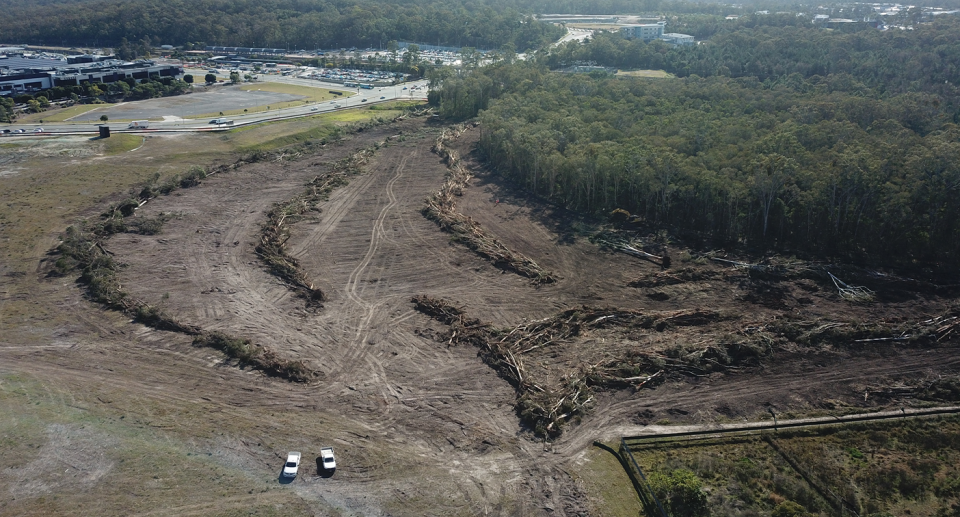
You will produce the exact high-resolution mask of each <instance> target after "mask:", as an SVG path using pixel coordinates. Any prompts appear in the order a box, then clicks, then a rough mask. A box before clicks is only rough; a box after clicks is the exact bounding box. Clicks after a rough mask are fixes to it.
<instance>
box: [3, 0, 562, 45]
mask: <svg viewBox="0 0 960 517" xmlns="http://www.w3.org/2000/svg"><path fill="white" fill-rule="evenodd" d="M0 9H3V12H4V16H3V17H0V39H2V40H4V41H6V42H10V43H28V44H46V45H76V46H90V45H95V46H118V45H120V43H121V41H122V40H123V39H127V40H129V41H131V42H135V41H136V42H140V41H143V40H145V39H148V40H149V41H150V43H152V44H154V45H159V44H171V45H183V44H187V43H193V44H207V45H229V46H250V47H275V48H302V49H315V48H342V47H354V46H355V47H376V48H381V47H385V46H386V44H387V42H388V41H390V40H406V41H416V42H425V43H434V44H439V45H452V46H469V47H478V48H500V47H501V46H503V45H505V44H512V45H513V46H514V48H516V49H517V50H519V51H524V50H527V49H530V48H535V47H539V46H540V45H542V44H544V43H547V42H550V41H553V40H555V39H557V38H558V37H559V36H560V35H561V34H562V29H560V28H559V27H556V26H553V25H549V24H544V23H540V22H537V21H535V20H533V19H532V18H527V17H525V15H524V13H523V12H521V10H520V9H516V8H514V7H511V6H510V5H509V4H508V5H500V4H497V5H492V4H485V3H474V2H462V1H460V0H446V1H434V2H423V3H416V4H413V3H403V2H396V3H391V2H365V1H361V0H337V1H334V2H326V1H297V0H256V1H253V0H196V1H189V2H187V1H183V0H132V1H131V0H90V1H69V0H68V1H56V2H54V1H49V0H39V1H32V0H31V1H29V2H28V1H22V0H3V1H0Z"/></svg>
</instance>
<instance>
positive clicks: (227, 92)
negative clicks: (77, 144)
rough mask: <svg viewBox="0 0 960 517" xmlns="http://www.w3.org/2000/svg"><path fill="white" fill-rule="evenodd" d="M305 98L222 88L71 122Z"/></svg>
mask: <svg viewBox="0 0 960 517" xmlns="http://www.w3.org/2000/svg"><path fill="white" fill-rule="evenodd" d="M303 98H304V97H303V96H301V95H293V94H289V93H276V92H265V91H257V90H250V91H244V90H241V89H240V87H239V86H218V87H215V88H211V89H210V90H209V91H206V92H203V93H191V94H188V95H178V96H176V97H165V98H162V99H151V100H147V101H135V102H122V103H120V104H105V105H104V107H103V108H100V109H96V110H93V111H88V112H86V113H83V114H81V115H77V116H76V117H73V118H72V119H70V120H69V121H68V122H93V123H99V121H100V116H101V115H107V116H108V117H110V119H111V120H141V119H152V118H158V117H164V116H167V117H176V118H190V117H192V116H194V115H201V114H205V113H206V114H209V113H216V112H219V111H226V110H233V109H244V108H253V107H255V106H269V105H270V104H272V103H277V104H279V103H281V102H286V101H295V100H297V99H303Z"/></svg>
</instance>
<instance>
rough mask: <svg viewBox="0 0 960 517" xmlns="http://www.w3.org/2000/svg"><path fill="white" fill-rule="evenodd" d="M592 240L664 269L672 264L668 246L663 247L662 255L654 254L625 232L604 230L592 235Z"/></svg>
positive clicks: (602, 246)
mask: <svg viewBox="0 0 960 517" xmlns="http://www.w3.org/2000/svg"><path fill="white" fill-rule="evenodd" d="M590 241H591V242H593V243H594V244H597V245H598V246H600V247H601V248H605V249H608V250H612V251H618V252H620V253H625V254H627V255H630V256H632V257H636V258H639V259H644V260H649V261H650V262H653V263H654V264H657V265H659V266H660V267H662V268H664V269H667V268H669V267H670V264H671V260H670V255H668V254H667V250H666V248H661V251H660V255H654V254H653V253H649V252H647V251H644V250H643V249H642V247H641V246H640V245H639V244H637V243H635V242H633V240H632V239H630V238H629V237H627V236H626V235H625V234H624V232H618V231H602V232H600V233H597V234H596V235H593V236H591V237H590Z"/></svg>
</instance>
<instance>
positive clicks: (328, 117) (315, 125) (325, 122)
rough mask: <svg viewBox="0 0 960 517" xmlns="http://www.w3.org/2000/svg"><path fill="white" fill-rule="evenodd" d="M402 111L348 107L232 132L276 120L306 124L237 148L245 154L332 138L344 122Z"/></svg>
mask: <svg viewBox="0 0 960 517" xmlns="http://www.w3.org/2000/svg"><path fill="white" fill-rule="evenodd" d="M402 113H403V112H402V111H371V110H345V111H338V112H335V113H324V114H321V115H315V116H312V117H307V118H301V119H296V120H294V121H286V120H283V121H273V122H264V123H262V124H255V125H251V126H244V127H242V128H237V129H235V130H233V131H231V133H241V132H244V131H249V130H251V129H254V128H263V127H265V126H269V125H275V124H291V123H292V124H297V125H300V124H302V125H303V129H301V130H299V131H295V132H291V133H288V134H281V135H277V136H275V137H274V138H268V139H264V140H263V141H260V142H257V143H254V144H250V145H247V146H242V147H240V148H238V150H239V151H240V152H241V153H243V154H252V153H256V152H265V151H270V150H273V149H278V148H280V147H286V146H288V145H294V144H299V143H304V142H308V141H323V140H326V139H330V138H331V137H336V136H337V135H338V134H340V133H342V131H343V130H344V128H343V127H342V126H344V125H347V124H358V123H366V122H376V121H378V120H379V121H389V120H393V119H394V118H396V117H397V116H399V115H401V114H402Z"/></svg>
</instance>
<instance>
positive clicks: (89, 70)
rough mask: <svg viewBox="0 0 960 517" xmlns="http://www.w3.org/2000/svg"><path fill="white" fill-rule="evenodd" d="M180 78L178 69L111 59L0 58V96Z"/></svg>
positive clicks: (30, 56)
mask: <svg viewBox="0 0 960 517" xmlns="http://www.w3.org/2000/svg"><path fill="white" fill-rule="evenodd" d="M181 75H183V68H182V67H180V66H176V65H158V64H156V63H154V62H153V61H144V60H140V61H135V62H124V61H120V60H118V59H115V58H114V57H113V56H70V57H63V56H49V55H40V56H32V55H25V54H4V55H0V95H16V94H19V93H34V92H39V91H43V90H47V89H50V88H53V87H54V86H78V85H81V84H84V83H113V82H117V81H122V80H124V79H128V78H132V79H134V80H136V81H137V82H140V81H142V80H144V79H148V78H155V79H159V78H162V77H173V78H178V77H179V76H181Z"/></svg>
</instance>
